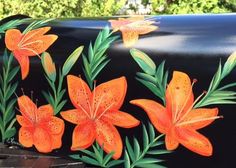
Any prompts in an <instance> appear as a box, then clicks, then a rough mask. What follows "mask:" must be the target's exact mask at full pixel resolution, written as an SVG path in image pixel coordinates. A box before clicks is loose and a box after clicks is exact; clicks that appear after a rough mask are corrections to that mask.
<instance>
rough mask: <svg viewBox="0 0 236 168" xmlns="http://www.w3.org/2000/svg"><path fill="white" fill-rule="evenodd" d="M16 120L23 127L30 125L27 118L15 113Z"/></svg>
mask: <svg viewBox="0 0 236 168" xmlns="http://www.w3.org/2000/svg"><path fill="white" fill-rule="evenodd" d="M16 120H17V121H18V123H19V124H20V125H21V126H23V127H32V123H31V121H29V120H28V119H27V118H25V117H23V116H20V115H16Z"/></svg>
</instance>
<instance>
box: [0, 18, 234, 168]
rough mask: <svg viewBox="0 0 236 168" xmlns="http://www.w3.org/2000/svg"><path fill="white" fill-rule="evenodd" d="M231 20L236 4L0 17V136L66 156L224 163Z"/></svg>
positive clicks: (101, 162)
mask: <svg viewBox="0 0 236 168" xmlns="http://www.w3.org/2000/svg"><path fill="white" fill-rule="evenodd" d="M235 25H236V15H235V14H225V15H179V16H168V15H167V16H152V17H141V16H133V17H127V18H118V17H117V18H115V17H114V18H81V19H55V20H50V19H49V20H31V19H22V20H11V21H2V24H1V26H0V30H1V31H0V33H2V34H1V48H0V53H1V54H0V55H1V56H0V63H1V70H0V72H1V75H0V77H1V78H0V106H1V108H0V112H1V113H0V126H1V134H0V137H1V138H2V142H3V143H5V144H8V145H9V146H10V147H12V146H18V149H11V150H20V151H22V150H26V149H27V150H28V151H29V150H30V151H34V152H39V153H49V154H50V156H51V157H52V156H53V157H63V158H66V159H67V160H66V161H65V162H69V163H71V164H72V165H73V162H72V159H75V160H73V161H82V162H83V163H85V164H86V165H88V166H98V167H126V168H130V167H131V168H133V167H162V166H167V167H219V168H221V167H232V165H234V163H233V161H234V151H235V149H236V145H235V142H236V136H235V135H236V127H235V126H234V120H235V118H234V117H236V112H234V111H235V110H234V108H235V103H236V101H235V99H236V97H235V95H236V92H235V86H236V82H235V81H236V78H235V75H236V71H235V66H236V53H234V51H236V31H235ZM28 151H27V152H28ZM40 156H41V154H40ZM43 156H45V155H43ZM163 160H165V161H163ZM63 166H64V165H63ZM0 167H1V161H0Z"/></svg>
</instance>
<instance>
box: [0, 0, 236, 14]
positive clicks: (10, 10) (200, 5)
mask: <svg viewBox="0 0 236 168" xmlns="http://www.w3.org/2000/svg"><path fill="white" fill-rule="evenodd" d="M235 11H236V0H0V18H4V17H7V16H10V15H15V14H24V15H27V16H30V17H33V18H50V17H56V18H68V17H70V18H71V17H96V16H114V15H124V14H193V13H231V12H235Z"/></svg>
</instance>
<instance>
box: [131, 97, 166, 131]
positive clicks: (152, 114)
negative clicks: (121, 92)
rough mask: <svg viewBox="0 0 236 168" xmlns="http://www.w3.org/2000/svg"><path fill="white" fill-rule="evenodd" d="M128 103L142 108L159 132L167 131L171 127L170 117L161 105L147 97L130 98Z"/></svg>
mask: <svg viewBox="0 0 236 168" xmlns="http://www.w3.org/2000/svg"><path fill="white" fill-rule="evenodd" d="M130 103H131V104H134V105H137V106H139V107H141V108H142V109H144V111H145V112H146V113H147V115H148V117H149V119H150V120H151V122H152V124H153V125H154V127H155V128H156V129H157V130H158V131H159V132H161V133H166V132H168V131H169V129H170V127H171V118H170V116H169V115H168V113H167V112H166V109H165V108H164V107H163V106H162V105H160V104H159V103H157V102H155V101H153V100H147V99H137V100H132V101H131V102H130Z"/></svg>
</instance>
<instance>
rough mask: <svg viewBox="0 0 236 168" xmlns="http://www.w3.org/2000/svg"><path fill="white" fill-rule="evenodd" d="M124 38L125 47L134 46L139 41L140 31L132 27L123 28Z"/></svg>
mask: <svg viewBox="0 0 236 168" xmlns="http://www.w3.org/2000/svg"><path fill="white" fill-rule="evenodd" d="M121 32H122V39H123V42H124V45H125V47H132V46H133V45H134V44H135V43H137V41H138V37H139V35H138V32H137V31H134V30H132V29H127V28H122V29H121Z"/></svg>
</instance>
